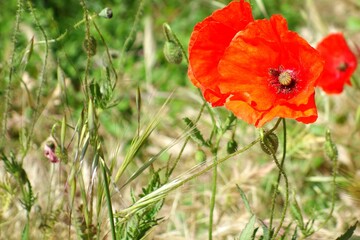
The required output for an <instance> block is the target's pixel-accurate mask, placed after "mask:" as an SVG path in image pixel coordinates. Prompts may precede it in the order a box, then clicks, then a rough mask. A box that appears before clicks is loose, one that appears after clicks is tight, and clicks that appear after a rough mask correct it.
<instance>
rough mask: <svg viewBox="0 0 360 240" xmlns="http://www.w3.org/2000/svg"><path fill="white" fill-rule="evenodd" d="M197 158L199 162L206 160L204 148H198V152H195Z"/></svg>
mask: <svg viewBox="0 0 360 240" xmlns="http://www.w3.org/2000/svg"><path fill="white" fill-rule="evenodd" d="M195 160H196V162H198V163H202V162H205V160H206V154H205V152H204V151H203V150H201V149H199V150H197V151H196V153H195Z"/></svg>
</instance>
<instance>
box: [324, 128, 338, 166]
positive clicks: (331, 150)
mask: <svg viewBox="0 0 360 240" xmlns="http://www.w3.org/2000/svg"><path fill="white" fill-rule="evenodd" d="M324 150H325V154H326V156H328V157H329V158H330V159H331V160H336V159H337V157H338V150H337V147H336V145H335V144H334V142H333V141H332V139H331V134H330V130H327V131H326V136H325V144H324Z"/></svg>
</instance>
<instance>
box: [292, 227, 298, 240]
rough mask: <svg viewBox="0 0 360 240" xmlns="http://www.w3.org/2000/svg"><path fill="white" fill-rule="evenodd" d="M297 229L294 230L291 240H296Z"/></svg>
mask: <svg viewBox="0 0 360 240" xmlns="http://www.w3.org/2000/svg"><path fill="white" fill-rule="evenodd" d="M297 229H298V228H297V227H296V228H295V231H294V234H293V235H292V237H291V240H296V239H297Z"/></svg>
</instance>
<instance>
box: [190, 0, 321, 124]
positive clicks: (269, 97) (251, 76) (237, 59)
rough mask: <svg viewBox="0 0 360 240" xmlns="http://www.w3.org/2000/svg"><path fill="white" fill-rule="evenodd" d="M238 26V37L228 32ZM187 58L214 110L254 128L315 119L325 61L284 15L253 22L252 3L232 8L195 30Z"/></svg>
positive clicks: (192, 77)
mask: <svg viewBox="0 0 360 240" xmlns="http://www.w3.org/2000/svg"><path fill="white" fill-rule="evenodd" d="M239 6H240V7H239ZM234 7H236V8H234ZM239 9H241V10H245V11H239ZM229 12H232V13H233V12H236V13H237V14H229ZM215 14H216V15H218V18H217V21H215V20H213V21H211V19H213V16H214V15H215ZM219 16H222V17H219ZM239 19H240V23H241V24H239V23H238V24H235V22H236V21H239ZM244 19H245V20H247V21H245V20H244ZM209 25H211V27H210V26H209ZM235 25H237V26H240V27H238V28H236V29H238V31H236V30H235V31H234V28H230V27H226V28H225V27H224V26H235ZM201 26H203V27H201ZM214 26H217V27H219V29H217V28H216V27H214ZM214 40H215V41H214ZM189 54H190V57H189V59H190V64H189V77H190V79H191V80H192V82H193V83H194V84H195V86H197V87H199V88H200V89H201V90H202V92H203V93H204V96H205V99H206V100H207V101H209V102H210V103H212V104H213V106H225V107H226V108H228V109H229V110H231V111H232V112H234V114H235V115H236V116H238V117H239V118H241V119H243V120H244V121H246V122H248V123H250V124H254V125H255V126H256V127H261V126H263V125H264V124H265V123H266V122H268V121H270V120H272V119H273V118H275V117H284V118H293V119H296V120H298V121H301V122H304V123H311V122H314V121H315V120H316V119H317V111H316V106H315V101H314V86H315V83H316V80H317V78H318V77H319V75H320V74H321V72H322V68H323V60H322V58H321V57H320V55H319V53H318V52H317V51H316V50H315V49H314V48H312V47H311V46H310V45H309V44H308V43H307V42H306V41H305V40H304V39H302V38H301V37H300V36H299V35H297V34H296V33H295V32H292V31H289V30H288V28H287V23H286V20H285V19H284V18H283V17H281V16H280V15H275V16H273V17H271V19H270V20H255V21H253V19H252V17H251V8H250V5H249V4H248V3H246V2H244V1H241V2H232V3H230V5H228V6H227V7H226V8H224V9H222V10H218V11H216V12H215V13H214V14H213V15H212V16H210V17H209V18H206V19H205V20H204V21H203V22H201V23H199V24H197V25H196V26H195V30H194V33H193V34H192V36H191V39H190V47H189Z"/></svg>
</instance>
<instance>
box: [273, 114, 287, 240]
mask: <svg viewBox="0 0 360 240" xmlns="http://www.w3.org/2000/svg"><path fill="white" fill-rule="evenodd" d="M282 122H283V138H284V141H283V155H282V159H281V162H280V163H279V161H278V159H277V157H276V155H275V152H273V153H272V154H271V156H272V158H273V160H274V162H275V164H276V166H277V167H278V169H279V174H278V178H277V181H276V185H275V189H274V193H273V197H272V202H271V214H270V226H269V229H270V231H271V229H272V224H273V219H274V212H275V200H276V197H277V194H278V192H279V185H280V180H281V175H283V176H284V181H285V202H284V208H283V211H282V214H281V218H280V223H279V226H278V227H277V229H276V231H275V233H274V235H273V237H272V239H275V238H276V236H277V234H278V233H279V231H280V229H281V227H282V224H283V222H284V219H285V215H286V210H287V207H288V203H289V182H288V178H287V175H286V173H285V171H284V163H285V158H286V122H285V119H284V118H282ZM269 149H270V150H272V149H271V148H269Z"/></svg>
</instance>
